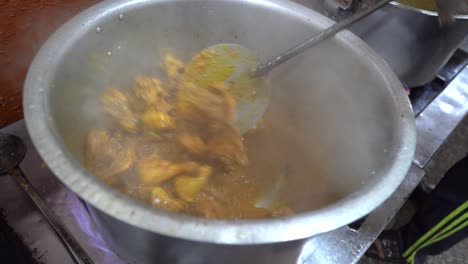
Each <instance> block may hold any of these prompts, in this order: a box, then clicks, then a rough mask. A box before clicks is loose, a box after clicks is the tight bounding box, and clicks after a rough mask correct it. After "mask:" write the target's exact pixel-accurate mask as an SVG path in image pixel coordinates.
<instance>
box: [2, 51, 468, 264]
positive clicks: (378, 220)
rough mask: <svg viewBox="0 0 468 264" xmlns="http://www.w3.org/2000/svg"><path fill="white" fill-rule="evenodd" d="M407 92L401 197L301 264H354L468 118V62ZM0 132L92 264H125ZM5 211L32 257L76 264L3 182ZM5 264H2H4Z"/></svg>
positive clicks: (329, 237)
mask: <svg viewBox="0 0 468 264" xmlns="http://www.w3.org/2000/svg"><path fill="white" fill-rule="evenodd" d="M409 90H410V100H411V103H412V105H413V108H414V112H415V116H416V124H417V134H418V143H417V149H416V155H415V157H414V160H413V165H412V166H411V169H410V171H409V173H408V175H407V177H406V178H405V180H404V181H403V183H402V184H401V186H400V187H399V188H398V189H397V191H396V192H395V193H394V194H393V195H392V196H391V198H389V199H388V200H387V201H386V202H385V203H384V204H382V205H381V206H380V207H379V208H377V209H376V210H375V211H373V212H372V213H371V214H369V215H368V216H367V217H366V218H365V219H363V220H362V221H360V222H359V223H355V224H353V225H350V226H345V227H342V228H339V229H336V230H334V231H331V232H328V233H325V234H321V235H318V236H315V237H312V238H310V239H309V240H308V242H307V243H306V244H305V246H304V248H303V252H302V254H301V259H300V260H299V262H300V263H357V262H358V261H359V259H360V258H361V257H362V256H363V254H364V253H365V251H366V250H367V248H368V247H369V246H370V245H371V244H372V242H373V241H374V240H375V239H376V238H377V236H378V235H379V234H380V232H381V231H382V230H383V229H384V228H385V226H387V224H388V223H389V222H390V221H391V220H392V218H393V217H394V216H395V214H396V213H397V212H398V210H399V209H400V207H401V206H402V205H403V203H404V202H405V201H406V199H407V198H408V196H409V194H411V193H412V192H413V191H414V189H415V188H416V187H417V186H418V184H419V183H420V182H421V180H422V179H423V177H424V175H425V171H424V169H425V166H426V165H427V164H428V162H429V161H430V160H431V158H432V157H433V155H434V154H435V153H436V152H437V151H438V150H439V149H440V148H441V146H442V145H443V143H444V141H445V140H446V139H447V137H448V136H449V135H450V134H451V132H452V131H453V130H454V129H455V127H456V126H457V125H458V123H460V122H461V121H462V119H463V118H464V117H465V115H466V114H467V113H468V54H467V52H466V51H464V50H462V49H460V50H458V51H457V52H456V53H455V55H454V56H453V58H452V59H451V60H450V61H449V63H448V64H447V66H445V67H444V68H443V69H442V70H441V72H440V74H439V75H438V76H437V78H436V80H434V81H433V82H431V83H429V84H427V85H425V86H423V87H414V88H411V89H409ZM0 132H6V133H12V134H15V135H17V136H19V137H20V138H21V139H23V141H24V142H25V145H26V149H27V153H26V156H25V158H24V160H23V162H22V163H21V164H20V167H21V169H22V171H23V172H24V174H25V176H26V177H27V179H29V181H30V182H31V184H32V185H33V186H34V188H35V189H36V190H37V192H38V194H39V196H40V197H42V199H43V200H44V201H45V203H46V205H47V206H48V208H49V209H50V210H52V211H53V212H54V213H55V215H57V216H58V218H59V219H60V221H61V222H63V224H64V225H65V228H66V231H67V232H68V235H70V236H71V237H73V238H74V239H75V240H76V241H77V242H78V243H79V245H80V246H81V247H82V248H83V249H84V250H85V251H86V252H87V255H88V256H89V257H90V258H91V260H92V262H94V263H112V264H118V263H124V261H123V260H121V259H120V258H119V254H118V252H113V251H112V249H110V247H109V246H108V245H107V244H106V242H105V241H104V240H103V238H102V236H101V234H100V231H99V229H98V228H97V226H96V225H95V224H94V222H93V219H92V217H91V215H90V214H89V212H88V209H87V207H86V204H85V203H83V202H82V201H81V200H80V199H79V198H78V197H77V196H76V195H75V194H73V193H72V192H71V191H69V190H68V189H67V188H66V187H65V186H63V185H62V184H61V183H60V182H59V181H58V180H57V178H56V177H54V175H53V174H52V172H51V171H50V170H49V169H48V168H47V165H46V164H45V163H44V162H43V161H42V160H41V158H40V157H39V155H38V153H37V152H36V150H35V148H34V146H33V145H32V143H31V141H30V139H29V136H28V134H27V131H26V127H25V123H24V121H19V122H17V123H15V124H13V125H10V126H8V127H6V128H4V129H1V130H0ZM0 186H1V192H0V208H2V209H4V212H5V215H6V220H7V221H8V223H9V225H10V226H11V227H12V228H13V229H14V230H15V232H16V233H18V234H19V235H20V237H21V238H22V240H24V242H25V244H26V245H27V246H28V247H29V249H30V250H31V252H32V254H33V256H34V257H35V258H36V259H37V260H38V261H39V262H40V263H44V264H55V263H60V264H68V263H76V262H75V260H74V258H73V257H72V256H71V255H70V253H69V251H68V249H67V247H66V246H65V245H64V244H63V243H62V240H61V239H60V238H59V237H58V236H57V234H56V233H55V232H54V230H53V229H52V228H51V226H50V225H49V224H48V222H47V221H46V219H45V218H44V216H43V214H42V213H41V212H40V211H39V210H38V209H37V207H36V206H35V205H34V203H32V201H31V200H30V199H29V197H28V196H27V195H26V193H25V192H24V191H23V190H22V188H21V187H20V186H19V185H18V184H17V182H15V180H14V179H13V178H12V177H1V178H0ZM0 261H1V260H0ZM299 262H298V263H299Z"/></svg>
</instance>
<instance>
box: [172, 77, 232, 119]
mask: <svg viewBox="0 0 468 264" xmlns="http://www.w3.org/2000/svg"><path fill="white" fill-rule="evenodd" d="M216 87H218V86H216ZM216 87H215V86H213V87H212V88H209V89H201V88H198V87H196V86H194V85H193V84H185V85H183V86H182V88H181V89H180V91H179V94H178V101H177V106H176V107H177V113H178V114H179V115H180V116H181V117H182V118H183V119H186V120H190V121H192V122H195V123H199V124H205V123H207V122H208V121H214V120H216V121H221V122H225V123H228V122H231V121H234V119H235V100H234V98H233V97H232V96H231V95H229V93H228V92H227V91H226V90H224V89H220V88H219V87H218V88H216Z"/></svg>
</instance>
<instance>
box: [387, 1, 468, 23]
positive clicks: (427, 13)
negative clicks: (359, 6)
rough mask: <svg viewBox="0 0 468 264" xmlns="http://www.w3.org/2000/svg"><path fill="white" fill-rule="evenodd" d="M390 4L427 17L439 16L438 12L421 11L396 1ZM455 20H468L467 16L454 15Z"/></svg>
mask: <svg viewBox="0 0 468 264" xmlns="http://www.w3.org/2000/svg"><path fill="white" fill-rule="evenodd" d="M390 4H391V5H393V6H397V7H400V8H403V9H406V10H410V11H414V12H417V13H420V14H424V15H428V16H434V17H438V16H439V13H438V12H435V11H430V10H426V9H422V8H417V7H413V6H409V5H405V4H402V3H399V2H397V1H392V2H390ZM455 18H456V19H468V14H463V15H456V16H455Z"/></svg>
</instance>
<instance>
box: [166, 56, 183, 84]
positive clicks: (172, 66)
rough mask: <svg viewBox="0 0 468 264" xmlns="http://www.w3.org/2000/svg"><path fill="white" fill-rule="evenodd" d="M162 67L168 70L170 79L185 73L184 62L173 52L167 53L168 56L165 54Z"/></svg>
mask: <svg viewBox="0 0 468 264" xmlns="http://www.w3.org/2000/svg"><path fill="white" fill-rule="evenodd" d="M162 67H163V69H164V70H165V71H166V74H167V76H168V77H169V79H176V78H179V77H181V76H182V74H183V73H184V63H183V62H182V61H181V60H180V59H178V58H176V57H174V55H172V54H166V56H164V63H163V65H162Z"/></svg>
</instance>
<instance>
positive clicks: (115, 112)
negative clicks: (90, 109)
mask: <svg viewBox="0 0 468 264" xmlns="http://www.w3.org/2000/svg"><path fill="white" fill-rule="evenodd" d="M101 105H102V107H103V109H104V111H105V112H106V113H107V114H108V115H110V116H111V117H112V118H113V119H114V120H115V121H116V123H117V124H119V125H120V126H121V127H122V128H124V129H125V130H127V131H129V132H136V131H137V129H138V123H139V120H138V118H137V117H136V116H135V114H134V113H133V112H132V110H131V106H130V101H129V98H128V97H127V95H126V94H125V93H123V92H122V91H120V90H118V89H116V88H110V89H107V90H106V91H104V93H103V94H102V96H101Z"/></svg>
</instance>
